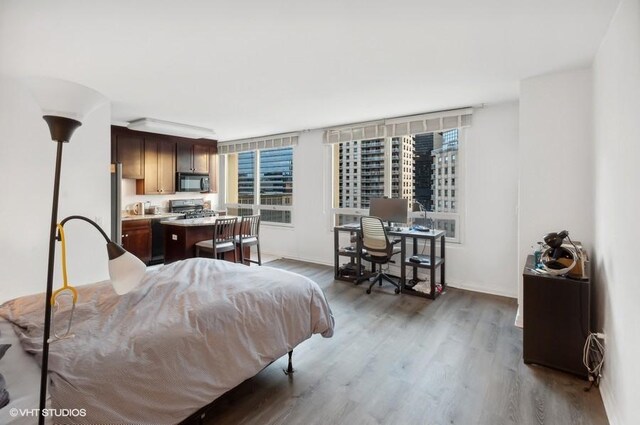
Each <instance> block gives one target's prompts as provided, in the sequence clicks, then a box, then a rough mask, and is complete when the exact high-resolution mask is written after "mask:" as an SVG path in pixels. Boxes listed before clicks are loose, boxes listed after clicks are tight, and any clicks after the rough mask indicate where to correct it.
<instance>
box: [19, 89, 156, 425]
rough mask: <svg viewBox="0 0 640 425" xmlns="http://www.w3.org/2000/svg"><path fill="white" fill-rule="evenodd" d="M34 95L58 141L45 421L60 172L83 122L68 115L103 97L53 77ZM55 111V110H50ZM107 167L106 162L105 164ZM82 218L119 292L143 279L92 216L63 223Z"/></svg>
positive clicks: (137, 264)
mask: <svg viewBox="0 0 640 425" xmlns="http://www.w3.org/2000/svg"><path fill="white" fill-rule="evenodd" d="M27 85H28V86H29V87H30V88H31V91H32V93H33V94H34V97H35V98H36V100H37V101H38V103H40V105H41V107H42V109H43V111H45V114H44V116H43V117H42V118H43V119H44V120H45V121H46V122H47V124H48V126H49V131H50V133H51V139H52V140H53V141H54V142H56V143H57V150H56V166H55V174H54V179H53V203H52V205H51V226H50V228H49V260H48V265H47V289H46V292H45V316H44V335H43V336H42V369H41V375H40V403H39V415H38V424H39V425H43V424H44V423H45V415H44V409H45V408H46V402H47V384H48V379H49V376H48V372H49V338H50V335H51V309H52V295H53V271H54V263H55V255H56V247H55V244H56V240H57V239H58V237H57V229H58V201H59V194H60V172H61V168H62V148H63V146H64V144H65V143H68V142H69V140H70V139H71V136H72V135H73V133H74V131H75V130H76V129H77V128H78V127H80V126H81V125H82V123H81V122H80V121H79V120H76V119H74V118H70V117H69V116H74V117H80V119H82V117H83V116H84V115H86V114H88V113H89V112H91V111H92V110H93V109H95V108H96V107H97V106H99V105H100V103H102V102H103V101H104V98H103V97H102V96H101V95H99V94H98V93H97V92H95V91H93V90H91V89H89V88H87V87H84V86H81V85H78V84H75V83H71V82H68V81H62V80H54V79H31V80H29V81H27ZM48 111H52V113H47V112H48ZM105 170H106V165H105ZM72 219H80V220H83V221H86V222H89V224H91V225H93V226H94V227H95V228H96V229H98V230H99V231H100V233H101V234H102V236H103V237H104V238H105V239H106V241H107V253H108V256H109V275H110V278H111V283H112V284H113V287H114V289H115V291H116V292H117V293H118V294H124V293H126V292H128V291H130V290H131V289H133V288H134V287H135V286H136V285H137V284H138V283H139V282H140V279H142V276H143V275H144V271H145V269H146V266H145V265H144V263H142V261H140V260H139V259H137V258H136V257H135V256H133V255H132V254H130V253H128V252H127V251H125V250H124V249H123V248H122V247H121V246H119V245H117V244H115V243H114V242H112V241H111V240H109V238H108V237H107V235H106V233H105V232H104V231H103V230H102V229H101V228H100V227H99V226H98V225H97V224H96V223H95V222H93V221H92V220H90V219H88V218H86V217H82V216H70V217H67V218H65V219H64V220H63V221H62V222H61V223H60V225H62V226H64V223H65V222H67V221H69V220H72Z"/></svg>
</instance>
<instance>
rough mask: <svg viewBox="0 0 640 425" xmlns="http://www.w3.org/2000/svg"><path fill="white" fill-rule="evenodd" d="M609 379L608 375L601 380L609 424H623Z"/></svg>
mask: <svg viewBox="0 0 640 425" xmlns="http://www.w3.org/2000/svg"><path fill="white" fill-rule="evenodd" d="M609 382H610V381H609V380H607V377H606V375H605V376H603V377H602V379H601V380H600V387H599V388H600V396H601V397H602V404H604V410H605V412H606V413H607V419H609V425H622V422H621V421H620V418H618V416H617V414H616V412H617V411H618V409H617V408H616V403H615V399H614V398H613V394H612V393H611V386H610V384H609Z"/></svg>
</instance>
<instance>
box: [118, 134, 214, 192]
mask: <svg viewBox="0 0 640 425" xmlns="http://www.w3.org/2000/svg"><path fill="white" fill-rule="evenodd" d="M217 151H218V142H217V141H216V140H209V139H198V140H194V139H188V138H185V137H176V136H169V135H166V134H156V133H149V132H146V131H134V130H129V129H128V128H126V127H119V126H111V161H112V162H120V163H122V177H123V178H127V179H136V194H138V195H164V194H171V193H175V192H176V172H179V173H197V174H208V175H209V176H210V187H211V190H210V191H211V192H213V193H216V192H217V191H218V159H217Z"/></svg>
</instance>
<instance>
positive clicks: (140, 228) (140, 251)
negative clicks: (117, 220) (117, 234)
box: [122, 220, 151, 264]
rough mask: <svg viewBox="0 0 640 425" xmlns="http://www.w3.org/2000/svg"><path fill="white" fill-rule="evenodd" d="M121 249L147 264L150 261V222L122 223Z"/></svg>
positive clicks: (127, 221)
mask: <svg viewBox="0 0 640 425" xmlns="http://www.w3.org/2000/svg"><path fill="white" fill-rule="evenodd" d="M122 247H123V248H124V249H126V250H127V251H129V252H130V253H132V254H133V255H135V256H136V257H138V258H139V259H140V260H142V262H143V263H145V264H148V263H149V261H151V220H125V221H123V222H122Z"/></svg>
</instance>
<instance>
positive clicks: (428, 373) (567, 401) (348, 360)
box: [205, 260, 608, 425]
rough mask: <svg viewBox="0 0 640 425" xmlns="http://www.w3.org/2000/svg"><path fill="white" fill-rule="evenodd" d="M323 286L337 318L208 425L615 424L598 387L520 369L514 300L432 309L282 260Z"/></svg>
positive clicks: (482, 299)
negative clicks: (325, 334) (329, 334)
mask: <svg viewBox="0 0 640 425" xmlns="http://www.w3.org/2000/svg"><path fill="white" fill-rule="evenodd" d="M269 266H270V267H279V268H283V269H287V270H291V271H294V272H298V273H300V274H302V275H305V276H308V277H309V278H311V279H313V280H314V281H316V282H317V283H318V284H319V285H320V286H321V287H322V289H323V290H324V291H325V294H326V296H327V299H328V300H329V303H330V305H331V308H332V310H333V313H334V316H335V319H336V330H335V335H334V336H333V338H330V339H325V338H322V337H321V336H319V335H314V336H313V337H312V338H310V339H309V340H307V341H305V342H303V343H302V344H301V345H300V346H298V347H297V348H296V349H295V351H294V354H293V357H294V363H293V364H294V368H295V370H296V372H295V373H294V375H293V376H292V377H287V376H285V375H284V374H283V372H282V369H283V368H285V367H286V356H285V357H283V358H281V359H279V360H277V361H276V362H274V363H273V364H272V365H270V366H269V367H267V368H266V369H264V370H263V371H262V372H260V373H259V374H258V375H256V376H255V377H254V378H252V379H250V380H248V381H246V382H244V383H243V384H241V385H239V386H238V387H236V388H235V389H233V390H232V391H230V392H228V393H227V394H225V395H224V396H223V397H221V398H220V399H218V400H217V401H216V403H215V404H214V406H213V408H212V409H211V411H209V412H208V414H207V417H206V420H205V423H206V424H208V425H213V424H216V425H223V424H234V425H235V424H251V425H265V424H305V425H306V424H429V425H441V424H442V425H444V424H448V425H451V424H460V425H471V424H487V425H499V424H519V425H520V424H523V425H526V424H562V425H564V424H607V423H608V421H607V419H606V415H605V412H604V407H603V405H602V401H601V398H600V394H599V392H598V389H597V388H594V389H592V390H591V391H590V392H585V391H584V388H585V387H586V386H587V383H586V382H585V381H582V380H580V379H578V378H574V377H572V376H571V375H567V374H564V373H561V372H556V371H553V370H550V369H546V368H542V367H536V366H527V365H525V364H523V362H522V330H521V329H518V328H516V327H515V326H514V325H513V321H514V316H515V311H516V303H515V300H513V299H509V298H502V297H497V296H490V295H483V294H478V293H474V292H467V291H462V290H456V289H449V290H448V291H447V293H446V294H443V296H441V297H440V298H439V299H438V300H436V301H429V300H425V299H422V298H417V297H412V296H410V295H395V294H394V293H393V288H392V287H391V286H390V285H387V286H383V287H382V288H379V287H377V286H376V287H374V288H375V289H374V291H373V293H372V294H371V295H366V294H365V292H364V291H365V289H364V288H363V287H362V286H354V285H353V284H350V283H347V282H341V281H334V280H333V269H332V268H331V267H327V266H320V265H315V264H309V263H302V262H298V261H290V260H277V261H274V262H271V263H269Z"/></svg>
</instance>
